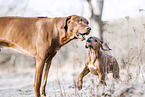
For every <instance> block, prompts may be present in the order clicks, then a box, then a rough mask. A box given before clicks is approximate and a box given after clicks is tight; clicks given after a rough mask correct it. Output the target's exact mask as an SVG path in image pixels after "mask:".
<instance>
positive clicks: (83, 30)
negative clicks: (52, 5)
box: [61, 15, 91, 40]
mask: <svg viewBox="0 0 145 97" xmlns="http://www.w3.org/2000/svg"><path fill="white" fill-rule="evenodd" d="M88 24H89V22H88V20H87V19H85V18H83V17H81V16H77V15H72V16H68V17H67V18H66V19H65V20H64V22H63V25H62V27H61V28H62V29H65V32H66V35H67V37H69V38H71V39H73V38H77V39H81V40H85V35H88V34H89V33H90V31H91V28H90V27H89V26H88ZM66 35H65V36H66Z"/></svg>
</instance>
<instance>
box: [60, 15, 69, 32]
mask: <svg viewBox="0 0 145 97" xmlns="http://www.w3.org/2000/svg"><path fill="white" fill-rule="evenodd" d="M70 19H71V16H68V17H66V18H65V19H64V20H63V21H62V25H61V29H65V31H67V24H68V23H69V22H70Z"/></svg>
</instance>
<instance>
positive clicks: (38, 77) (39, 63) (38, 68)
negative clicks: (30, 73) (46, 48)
mask: <svg viewBox="0 0 145 97" xmlns="http://www.w3.org/2000/svg"><path fill="white" fill-rule="evenodd" d="M43 68H44V60H40V59H36V70H35V80H34V86H33V87H34V92H35V97H40V85H41V78H42V72H43Z"/></svg>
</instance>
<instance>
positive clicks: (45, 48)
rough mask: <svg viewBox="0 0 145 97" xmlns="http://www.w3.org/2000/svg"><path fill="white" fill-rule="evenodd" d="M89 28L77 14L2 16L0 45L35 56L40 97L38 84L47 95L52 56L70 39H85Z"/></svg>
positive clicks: (36, 87)
mask: <svg viewBox="0 0 145 97" xmlns="http://www.w3.org/2000/svg"><path fill="white" fill-rule="evenodd" d="M90 30H91V28H90V27H89V26H88V21H87V20H86V19H85V18H83V17H81V16H77V15H72V16H68V17H56V18H47V17H1V18H0V48H2V47H8V48H13V49H16V50H18V51H19V52H21V53H23V54H25V55H28V56H31V57H34V58H35V59H36V71H35V81H34V92H35V96H36V97H40V87H41V92H42V95H43V96H46V93H45V86H46V82H47V75H48V71H49V68H50V65H51V60H52V58H53V57H54V56H55V54H56V53H57V51H58V50H59V49H60V48H61V47H62V46H63V45H65V44H66V43H68V42H69V41H71V40H73V39H78V38H79V39H82V40H84V39H85V35H88V34H89V32H90ZM41 79H42V81H41Z"/></svg>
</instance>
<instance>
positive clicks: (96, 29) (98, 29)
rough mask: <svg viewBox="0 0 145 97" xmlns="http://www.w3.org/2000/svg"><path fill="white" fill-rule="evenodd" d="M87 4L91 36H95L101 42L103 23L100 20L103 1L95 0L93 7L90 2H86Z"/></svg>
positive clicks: (88, 0)
mask: <svg viewBox="0 0 145 97" xmlns="http://www.w3.org/2000/svg"><path fill="white" fill-rule="evenodd" d="M87 2H88V4H89V9H90V14H91V16H90V25H91V28H92V33H91V35H93V36H97V37H99V38H101V39H102V40H103V22H102V20H101V18H102V12H103V5H104V0H97V1H96V6H95V7H93V5H92V2H91V0H87Z"/></svg>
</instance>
